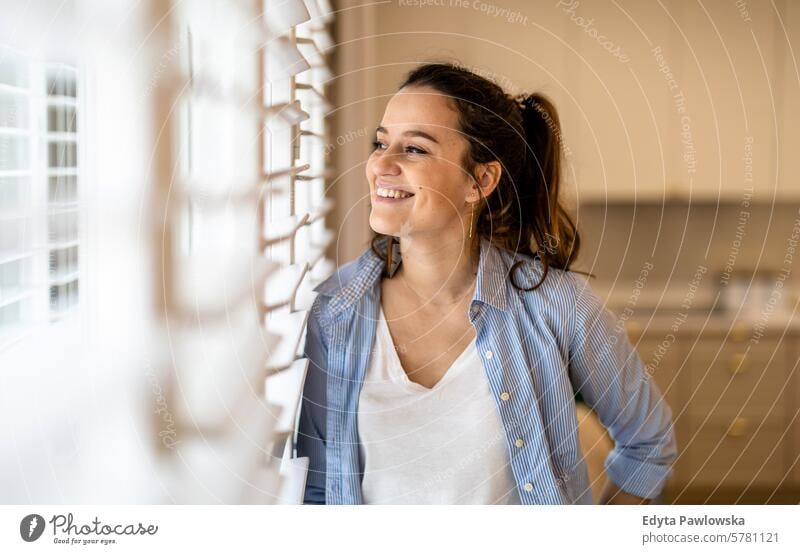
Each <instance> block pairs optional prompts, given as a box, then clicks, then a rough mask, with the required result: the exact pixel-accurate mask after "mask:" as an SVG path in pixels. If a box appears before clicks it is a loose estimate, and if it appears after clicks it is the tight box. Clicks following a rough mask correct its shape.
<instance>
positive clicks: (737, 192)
mask: <svg viewBox="0 0 800 554" xmlns="http://www.w3.org/2000/svg"><path fill="white" fill-rule="evenodd" d="M747 7H750V6H749V4H748V5H747V6H744V8H747ZM751 8H752V9H749V11H747V10H744V11H743V10H740V9H739V7H737V5H736V4H735V3H733V2H731V1H730V0H708V1H706V2H702V3H694V2H664V3H649V2H640V3H639V2H627V3H625V5H624V7H619V8H618V11H615V10H612V9H609V7H608V4H607V3H605V2H601V1H600V0H582V1H581V2H580V4H578V5H577V7H576V8H575V9H574V10H573V11H572V13H571V14H569V16H567V17H570V18H572V19H571V20H570V25H569V26H568V30H567V35H566V36H567V40H568V41H569V43H570V44H571V45H574V51H573V54H572V56H571V57H567V63H570V64H573V65H572V68H571V70H570V72H569V73H567V79H566V80H567V88H568V90H569V91H570V92H571V94H572V97H573V98H574V103H567V104H566V105H565V106H564V109H565V110H568V111H569V110H574V111H575V113H570V114H569V115H568V116H567V117H565V120H566V124H565V126H566V127H567V128H566V129H565V134H566V136H567V138H568V139H570V140H571V144H570V146H571V148H570V149H571V151H572V157H571V166H570V171H574V176H573V175H569V171H568V179H569V180H573V179H574V185H573V186H574V188H575V189H576V191H575V195H576V196H577V199H578V200H579V201H584V202H597V201H606V200H609V201H634V200H638V201H661V200H667V199H681V200H687V201H688V200H692V201H704V202H716V201H725V202H732V203H740V202H741V201H742V200H743V199H745V198H747V199H750V200H753V201H763V202H770V201H772V200H773V199H774V198H776V197H777V198H781V199H800V183H798V180H800V157H798V156H797V155H796V153H797V152H798V149H800V126H798V125H797V122H798V121H800V74H798V72H799V71H800V68H798V65H800V64H798V63H797V61H796V60H797V52H798V51H800V49H799V48H798V47H800V40H798V39H800V5H798V3H796V2H789V1H787V0H778V1H776V2H774V3H771V4H766V5H763V6H761V5H759V6H752V7H751ZM577 18H582V19H577ZM573 19H574V21H573ZM590 19H591V24H590V25H588V26H587V25H586V22H588V21H589V20H590ZM579 23H584V25H583V26H581V25H580V24H579ZM590 31H591V32H590ZM790 41H791V44H792V48H794V51H795V55H794V57H793V56H792V55H791V51H790V49H789V43H790ZM617 48H618V50H617ZM623 55H624V56H625V58H626V59H625V60H624V61H623V58H622V56H623Z"/></svg>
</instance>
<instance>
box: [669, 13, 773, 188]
mask: <svg viewBox="0 0 800 554" xmlns="http://www.w3.org/2000/svg"><path fill="white" fill-rule="evenodd" d="M670 9H672V10H674V13H675V17H676V21H677V22H678V25H677V26H676V33H677V37H678V39H679V40H680V60H679V62H678V63H676V68H675V70H676V80H677V86H678V87H679V89H680V92H681V93H682V95H681V96H679V97H676V107H677V108H678V113H676V114H675V115H676V118H677V122H678V124H679V131H678V136H677V137H675V140H676V144H677V145H678V148H679V152H680V153H679V159H680V161H681V168H682V171H683V173H684V175H685V179H686V182H685V183H686V189H687V192H689V193H690V194H691V198H692V199H695V200H716V199H717V198H722V199H724V200H728V201H741V200H742V198H743V197H744V196H745V195H749V194H751V193H752V194H753V195H754V196H755V197H756V198H759V199H763V200H769V199H771V198H772V195H773V193H774V192H775V175H776V163H777V157H776V143H777V140H776V134H777V127H778V120H779V119H781V118H780V116H779V115H778V113H779V112H778V110H779V108H780V105H779V102H778V92H779V90H778V88H779V87H778V85H779V80H778V75H779V58H778V55H779V52H778V48H777V47H776V43H777V41H776V40H775V37H776V30H777V29H778V28H779V23H778V14H777V13H776V12H775V10H774V9H773V7H772V5H771V4H769V3H764V4H758V6H751V9H750V11H749V12H741V11H740V10H739V9H738V8H737V6H736V5H735V3H733V2H730V1H728V0H707V1H704V2H702V3H694V2H681V3H678V4H675V5H674V7H673V6H671V7H670Z"/></svg>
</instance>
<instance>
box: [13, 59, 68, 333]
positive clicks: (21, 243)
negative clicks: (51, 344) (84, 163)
mask: <svg viewBox="0 0 800 554" xmlns="http://www.w3.org/2000/svg"><path fill="white" fill-rule="evenodd" d="M77 82H78V80H77V71H76V69H75V67H74V66H72V65H68V64H64V63H54V62H49V61H47V60H46V59H45V60H42V59H38V58H30V57H29V56H28V55H27V54H26V53H24V52H21V51H17V50H14V49H12V48H10V47H7V46H0V349H2V348H4V347H7V346H9V345H11V344H13V343H14V342H15V341H16V340H19V339H20V338H22V337H23V336H26V335H27V334H28V333H29V331H30V330H31V329H32V328H33V327H34V326H36V325H40V324H46V323H48V322H56V321H58V320H62V319H64V318H66V317H68V316H70V315H73V314H74V313H75V311H76V308H77V306H78V298H79V294H78V285H79V277H80V271H79V262H78V254H79V249H80V237H79V215H80V210H79V206H80V203H79V167H78V148H79V140H78V139H79V135H78V128H77V109H78V98H77V96H78V90H77Z"/></svg>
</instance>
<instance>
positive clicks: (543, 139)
mask: <svg viewBox="0 0 800 554" xmlns="http://www.w3.org/2000/svg"><path fill="white" fill-rule="evenodd" d="M410 86H427V87H431V88H433V89H435V90H437V91H438V92H440V93H442V94H445V95H447V96H448V97H449V98H450V99H451V100H452V101H453V102H454V104H455V107H456V110H457V111H458V113H459V126H460V129H459V130H460V132H461V133H463V136H464V137H465V138H466V139H467V141H468V142H469V145H468V147H467V150H466V153H465V159H464V160H463V161H462V164H463V166H464V169H465V171H467V172H468V173H469V174H470V175H473V177H474V175H475V173H474V170H475V168H476V166H477V165H478V164H481V163H486V162H490V161H493V160H497V161H499V162H500V164H501V166H502V172H501V177H500V182H499V183H498V185H497V188H496V189H495V190H494V191H492V193H491V194H489V196H488V197H484V198H483V199H482V200H481V201H480V202H479V204H478V207H477V209H476V211H475V220H476V222H477V226H476V231H477V236H476V237H474V239H475V240H480V238H481V237H482V236H483V237H486V238H487V239H489V240H490V241H491V242H492V243H493V244H494V245H496V246H498V247H501V248H505V249H506V250H509V251H511V252H514V253H517V252H523V253H526V254H527V253H530V254H532V255H533V256H534V257H535V258H539V259H540V260H541V262H542V264H543V266H544V272H543V275H542V278H541V280H540V281H539V282H538V283H536V284H535V285H533V286H531V287H530V288H524V287H520V286H518V285H517V284H516V283H515V281H514V270H515V269H516V268H517V267H518V266H519V265H520V264H522V263H523V261H524V260H519V261H517V262H515V263H514V264H513V266H512V267H511V270H510V274H511V283H512V285H513V286H514V287H516V288H517V289H521V290H525V291H531V290H534V289H536V288H537V287H539V285H541V284H542V283H543V282H544V280H545V278H546V277H547V274H548V271H549V268H550V267H551V266H552V267H556V268H558V269H563V270H568V271H569V270H571V269H570V265H571V264H572V263H573V262H574V261H575V258H577V256H578V251H579V249H580V236H579V233H578V229H577V226H576V225H575V224H574V223H573V221H572V219H571V218H570V216H569V214H568V213H567V212H566V210H565V209H564V208H563V207H562V206H561V204H560V203H559V190H560V181H561V127H560V124H559V118H558V114H557V112H556V109H555V107H554V106H553V104H552V102H550V100H549V99H547V98H546V97H545V96H543V95H541V94H538V93H533V94H519V95H517V96H515V97H512V96H510V95H508V94H506V93H505V91H503V89H502V88H501V87H500V86H498V85H497V84H495V83H493V82H492V81H490V80H488V79H486V78H484V77H481V76H479V75H477V74H475V73H473V72H472V71H470V70H468V69H466V68H463V67H461V66H458V65H455V64H451V63H430V64H425V65H422V66H419V67H417V68H416V69H414V70H412V71H411V72H410V73H409V74H408V75H407V76H406V78H405V80H404V81H403V82H402V84H401V85H400V87H398V89H402V88H403V87H410ZM478 190H479V191H480V187H479V188H478ZM373 235H374V236H373V238H372V241H371V245H370V247H371V248H372V250H373V251H374V252H375V253H376V254H378V255H379V256H381V257H384V259H385V260H386V266H385V273H384V274H385V275H387V276H389V273H388V271H389V270H390V268H392V265H393V260H392V253H393V250H394V248H393V247H394V244H395V237H393V236H390V237H389V239H390V241H389V243H388V248H387V251H386V253H385V255H384V254H382V253H380V252H378V250H376V246H375V245H376V242H377V241H379V240H382V239H383V238H385V237H386V236H387V235H384V234H382V233H376V232H375V231H373ZM572 271H575V270H572ZM578 273H583V272H578ZM588 275H591V276H592V277H594V275H592V274H588Z"/></svg>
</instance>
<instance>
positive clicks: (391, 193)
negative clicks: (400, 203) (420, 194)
mask: <svg viewBox="0 0 800 554" xmlns="http://www.w3.org/2000/svg"><path fill="white" fill-rule="evenodd" d="M376 194H377V195H378V196H383V197H384V198H408V197H409V196H414V195H413V194H409V193H407V192H402V191H399V190H391V189H384V188H378V189H377V191H376Z"/></svg>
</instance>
